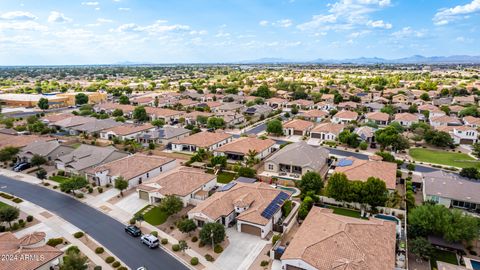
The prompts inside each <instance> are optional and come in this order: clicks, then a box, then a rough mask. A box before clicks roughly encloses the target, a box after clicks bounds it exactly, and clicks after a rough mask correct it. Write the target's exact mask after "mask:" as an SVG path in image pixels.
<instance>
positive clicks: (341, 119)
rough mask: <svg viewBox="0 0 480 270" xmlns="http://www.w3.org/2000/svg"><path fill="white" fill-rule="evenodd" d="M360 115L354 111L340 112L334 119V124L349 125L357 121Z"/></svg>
mask: <svg viewBox="0 0 480 270" xmlns="http://www.w3.org/2000/svg"><path fill="white" fill-rule="evenodd" d="M357 118H358V113H357V112H352V111H339V112H337V113H336V114H335V115H334V116H333V117H332V122H333V123H336V124H349V123H351V122H352V121H357Z"/></svg>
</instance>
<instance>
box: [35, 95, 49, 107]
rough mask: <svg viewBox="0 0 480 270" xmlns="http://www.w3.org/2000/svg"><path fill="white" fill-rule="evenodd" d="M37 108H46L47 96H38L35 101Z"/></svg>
mask: <svg viewBox="0 0 480 270" xmlns="http://www.w3.org/2000/svg"><path fill="white" fill-rule="evenodd" d="M37 106H38V108H40V109H42V110H48V107H49V105H48V99H47V98H40V99H39V100H38V103H37Z"/></svg>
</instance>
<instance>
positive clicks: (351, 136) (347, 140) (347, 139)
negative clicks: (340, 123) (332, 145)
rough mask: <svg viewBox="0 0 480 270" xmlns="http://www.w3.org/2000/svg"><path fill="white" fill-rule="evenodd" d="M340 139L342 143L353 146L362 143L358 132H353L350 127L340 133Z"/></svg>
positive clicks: (355, 146)
mask: <svg viewBox="0 0 480 270" xmlns="http://www.w3.org/2000/svg"><path fill="white" fill-rule="evenodd" d="M338 140H339V141H340V142H341V143H344V144H346V145H348V146H350V147H352V148H357V147H358V146H359V144H360V140H359V138H358V134H357V133H353V132H351V131H350V130H348V129H345V130H344V131H342V132H340V134H338Z"/></svg>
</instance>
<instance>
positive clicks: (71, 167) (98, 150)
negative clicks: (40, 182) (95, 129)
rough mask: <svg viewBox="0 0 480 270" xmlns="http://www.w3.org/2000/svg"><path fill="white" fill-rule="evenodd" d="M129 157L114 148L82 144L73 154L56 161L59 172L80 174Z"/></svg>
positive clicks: (58, 158)
mask: <svg viewBox="0 0 480 270" xmlns="http://www.w3.org/2000/svg"><path fill="white" fill-rule="evenodd" d="M126 156H128V153H125V152H121V151H118V150H117V149H116V148H115V147H113V146H107V147H99V146H94V145H88V144H82V145H80V146H79V147H78V148H76V149H75V150H73V151H72V152H70V153H68V154H66V155H63V156H59V157H57V158H56V159H55V166H56V168H57V170H63V171H65V172H67V173H70V174H80V173H82V172H84V171H85V170H87V169H89V168H91V167H94V166H98V165H100V164H103V163H107V162H110V161H114V160H117V159H120V158H123V157H126Z"/></svg>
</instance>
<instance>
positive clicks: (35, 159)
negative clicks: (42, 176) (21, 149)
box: [30, 154, 47, 167]
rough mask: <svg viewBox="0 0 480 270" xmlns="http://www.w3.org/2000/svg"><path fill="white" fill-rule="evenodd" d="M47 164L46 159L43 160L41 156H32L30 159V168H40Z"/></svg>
mask: <svg viewBox="0 0 480 270" xmlns="http://www.w3.org/2000/svg"><path fill="white" fill-rule="evenodd" d="M45 163H47V159H46V158H44V157H43V156H40V155H38V154H34V155H33V156H32V158H31V159H30V164H31V165H32V166H37V167H40V166H41V165H43V164H45Z"/></svg>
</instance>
